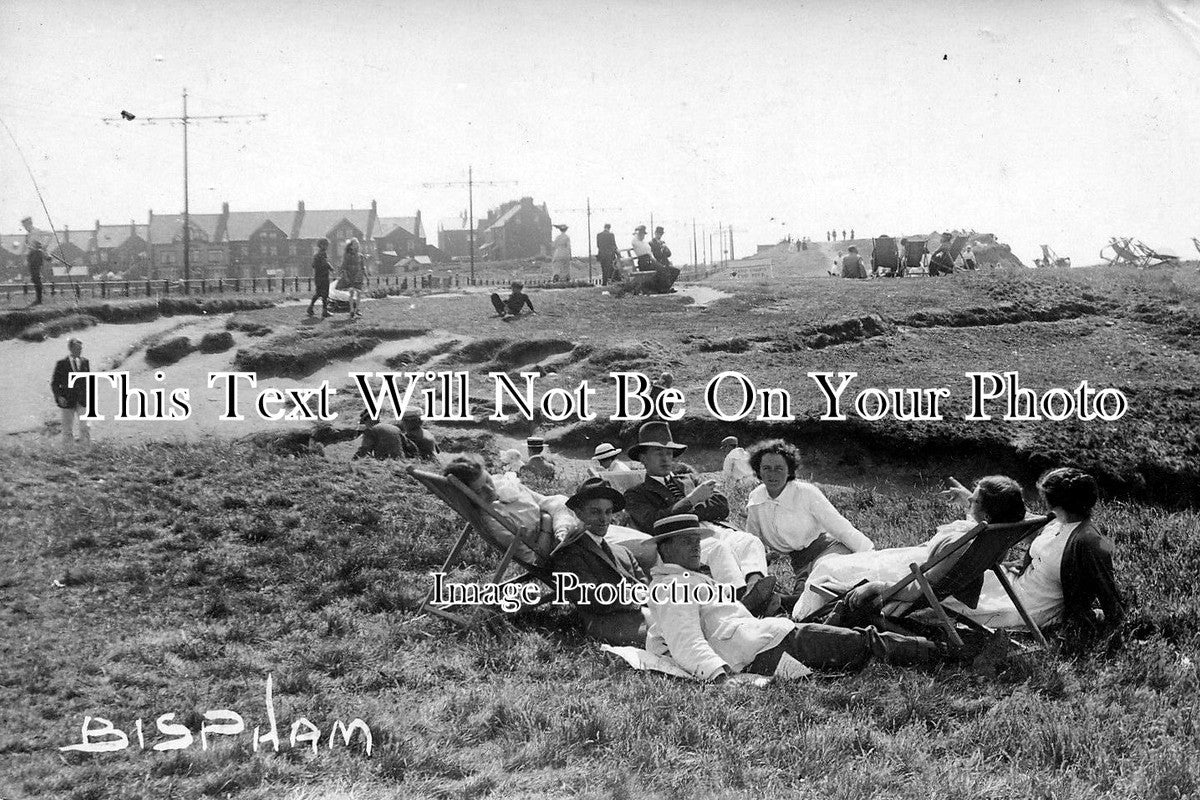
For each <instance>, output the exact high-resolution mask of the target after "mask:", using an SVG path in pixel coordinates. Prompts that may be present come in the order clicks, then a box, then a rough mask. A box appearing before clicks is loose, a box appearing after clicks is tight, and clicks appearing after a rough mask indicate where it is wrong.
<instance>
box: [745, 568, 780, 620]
mask: <svg viewBox="0 0 1200 800" xmlns="http://www.w3.org/2000/svg"><path fill="white" fill-rule="evenodd" d="M777 583H779V579H778V578H776V577H775V576H774V575H767V576H765V577H762V578H759V579H758V581H757V582H756V583H755V584H754V585H753V586H752V587H750V588H749V589H747V590H746V593H745V594H743V595H742V601H741V602H742V605H744V606H745V607H746V608H747V609H749V610H750V613H751V614H755V613H757V612H759V611H761V610H762V609H763V607H764V606H766V604H767V603H768V602H770V600H771V595H773V594H774V593H775V585H776V584H777Z"/></svg>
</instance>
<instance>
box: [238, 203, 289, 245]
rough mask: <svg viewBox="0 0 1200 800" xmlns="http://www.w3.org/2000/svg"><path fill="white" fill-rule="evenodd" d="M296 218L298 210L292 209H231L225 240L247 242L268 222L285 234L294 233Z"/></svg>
mask: <svg viewBox="0 0 1200 800" xmlns="http://www.w3.org/2000/svg"><path fill="white" fill-rule="evenodd" d="M295 220H296V210H295V209H292V210H291V211H230V212H229V220H228V221H227V222H226V224H225V240H226V241H230V242H245V241H248V240H249V239H250V237H251V236H252V235H253V234H254V233H255V232H256V231H257V230H258V229H259V228H261V227H262V226H264V225H266V224H267V223H268V222H269V223H271V224H272V225H274V226H275V227H277V228H279V230H281V231H283V235H284V236H289V237H290V236H291V235H292V225H293V224H294V223H295Z"/></svg>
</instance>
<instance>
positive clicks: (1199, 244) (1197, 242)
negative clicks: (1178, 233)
mask: <svg viewBox="0 0 1200 800" xmlns="http://www.w3.org/2000/svg"><path fill="white" fill-rule="evenodd" d="M1192 244H1194V245H1196V252H1197V253H1200V239H1197V238H1196V237H1195V236H1193V237H1192Z"/></svg>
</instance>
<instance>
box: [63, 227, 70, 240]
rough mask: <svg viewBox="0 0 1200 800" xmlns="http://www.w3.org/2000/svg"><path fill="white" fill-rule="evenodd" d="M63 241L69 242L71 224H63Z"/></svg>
mask: <svg viewBox="0 0 1200 800" xmlns="http://www.w3.org/2000/svg"><path fill="white" fill-rule="evenodd" d="M63 243H64V244H70V243H71V226H70V225H63Z"/></svg>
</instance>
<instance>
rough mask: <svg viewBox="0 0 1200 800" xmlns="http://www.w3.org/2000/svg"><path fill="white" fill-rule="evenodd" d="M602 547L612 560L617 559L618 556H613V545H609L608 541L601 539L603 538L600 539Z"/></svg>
mask: <svg viewBox="0 0 1200 800" xmlns="http://www.w3.org/2000/svg"><path fill="white" fill-rule="evenodd" d="M600 549H601V550H603V551H604V555H606V556H608V557H609V559H610V560H612V561H616V560H617V559H616V558H615V557H614V556H613V551H612V548H611V547H609V546H608V542H606V541H604V540H603V539H601V540H600Z"/></svg>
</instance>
